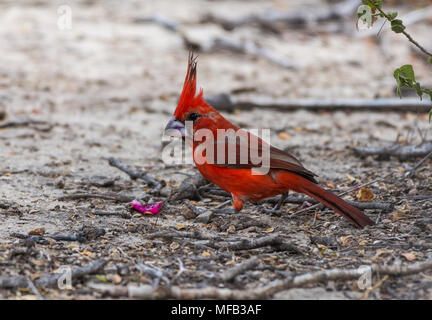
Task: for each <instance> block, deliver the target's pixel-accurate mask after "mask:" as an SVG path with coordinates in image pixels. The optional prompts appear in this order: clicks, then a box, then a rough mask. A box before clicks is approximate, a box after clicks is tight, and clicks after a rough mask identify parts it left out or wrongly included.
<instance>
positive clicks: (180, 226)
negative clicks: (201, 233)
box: [177, 223, 186, 230]
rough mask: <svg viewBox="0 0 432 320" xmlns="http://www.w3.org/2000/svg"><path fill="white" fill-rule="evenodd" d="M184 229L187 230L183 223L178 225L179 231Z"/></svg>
mask: <svg viewBox="0 0 432 320" xmlns="http://www.w3.org/2000/svg"><path fill="white" fill-rule="evenodd" d="M182 229H186V225H185V224H183V223H179V224H178V225H177V230H182Z"/></svg>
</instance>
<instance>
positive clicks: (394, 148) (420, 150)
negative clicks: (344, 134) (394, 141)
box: [353, 142, 432, 160]
mask: <svg viewBox="0 0 432 320" xmlns="http://www.w3.org/2000/svg"><path fill="white" fill-rule="evenodd" d="M353 151H354V154H356V155H358V156H361V157H367V156H379V158H380V159H389V158H390V157H396V158H398V159H399V160H407V159H410V158H417V157H425V156H427V155H428V154H429V153H431V152H432V142H426V143H422V144H421V145H418V146H413V145H408V146H406V145H391V146H386V147H377V148H374V147H364V148H360V147H356V148H353Z"/></svg>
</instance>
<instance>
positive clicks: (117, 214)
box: [93, 211, 132, 219]
mask: <svg viewBox="0 0 432 320" xmlns="http://www.w3.org/2000/svg"><path fill="white" fill-rule="evenodd" d="M93 214H94V215H96V216H114V217H121V218H124V219H131V218H132V216H131V214H130V213H128V212H111V211H94V212H93Z"/></svg>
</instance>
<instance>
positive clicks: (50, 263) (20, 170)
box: [0, 0, 432, 299]
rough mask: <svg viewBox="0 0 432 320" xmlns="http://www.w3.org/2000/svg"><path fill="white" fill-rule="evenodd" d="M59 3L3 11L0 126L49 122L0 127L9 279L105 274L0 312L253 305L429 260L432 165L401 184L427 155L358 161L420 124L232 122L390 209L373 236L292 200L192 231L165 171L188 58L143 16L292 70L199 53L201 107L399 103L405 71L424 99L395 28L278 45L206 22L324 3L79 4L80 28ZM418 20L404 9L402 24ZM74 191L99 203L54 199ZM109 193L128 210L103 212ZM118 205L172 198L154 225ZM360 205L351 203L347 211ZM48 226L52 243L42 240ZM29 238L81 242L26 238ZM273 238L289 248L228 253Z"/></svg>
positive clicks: (403, 282)
mask: <svg viewBox="0 0 432 320" xmlns="http://www.w3.org/2000/svg"><path fill="white" fill-rule="evenodd" d="M63 2H64V1H63ZM63 2H61V3H60V2H59V3H58V4H57V3H56V2H55V1H43V0H38V1H13V2H12V1H10V2H8V1H6V2H4V1H3V2H2V3H1V4H0V43H1V44H2V55H0V114H1V113H2V111H3V112H4V113H5V119H4V120H3V122H0V124H2V123H7V122H11V121H24V120H32V121H40V122H39V123H38V122H36V123H27V124H23V125H21V126H13V127H10V128H4V129H0V277H15V276H19V275H22V276H27V277H28V278H29V279H30V280H32V281H33V282H34V283H36V284H37V280H38V279H40V278H41V277H42V276H44V275H47V274H55V272H56V271H57V270H58V268H59V267H60V266H69V267H71V268H76V267H80V266H84V265H86V264H88V263H91V262H92V261H95V260H97V259H99V258H104V259H105V262H106V264H105V265H104V267H103V268H99V270H98V271H97V272H96V274H88V275H84V276H82V277H79V278H78V277H77V278H76V279H75V278H73V283H72V285H73V289H71V290H61V289H59V288H57V287H56V286H55V285H54V286H50V287H41V286H37V289H36V290H32V289H31V288H30V289H29V288H25V287H23V286H18V287H15V288H0V297H1V298H4V299H34V298H38V297H39V298H41V297H43V298H46V299H52V298H58V299H73V298H88V299H94V298H113V297H118V295H117V296H116V295H113V294H110V292H109V291H108V290H107V288H110V287H115V288H126V287H127V286H130V285H154V286H155V287H157V286H160V287H169V286H172V285H176V286H179V287H180V288H183V289H185V288H205V287H209V286H210V287H219V288H228V289H240V290H248V289H251V288H257V287H260V286H264V285H267V284H269V283H271V282H272V281H274V280H277V279H284V278H287V277H290V276H293V275H299V274H303V273H309V272H314V271H319V270H327V269H334V268H344V269H353V268H357V267H359V266H361V265H370V264H378V265H389V266H393V265H397V264H403V265H411V264H415V263H419V262H424V261H427V260H431V259H432V247H431V245H430V244H431V226H432V223H431V222H432V201H431V196H430V195H431V194H432V176H431V174H430V172H431V169H432V163H431V162H430V161H429V162H426V163H425V164H424V165H423V166H422V167H421V168H420V169H419V170H418V172H417V173H416V175H414V176H413V177H412V178H405V176H404V174H405V173H406V172H407V171H408V170H409V169H410V168H411V167H412V166H414V165H415V164H417V163H418V161H419V160H420V159H421V157H413V158H408V159H405V160H399V159H397V158H394V157H390V158H382V157H381V158H379V157H372V156H368V157H358V156H356V155H355V154H354V152H353V150H352V147H354V146H367V145H372V146H375V147H382V146H388V145H391V144H393V143H395V142H396V143H400V144H407V145H417V144H419V143H420V142H421V135H423V136H424V135H425V134H427V133H428V132H430V128H431V127H430V124H429V123H428V121H427V114H425V113H418V112H417V113H416V112H406V113H405V112H404V113H401V112H399V113H396V112H371V111H368V112H350V111H346V112H344V111H338V112H308V111H304V110H298V111H293V112H280V111H274V110H259V109H252V110H242V111H234V112H233V113H231V114H227V117H228V118H229V119H230V120H232V121H233V122H235V123H237V124H239V125H240V126H242V127H246V128H272V136H271V142H272V144H274V145H275V146H277V147H280V148H282V149H287V150H289V151H290V152H292V153H293V154H294V155H296V156H297V157H298V158H299V159H301V161H302V162H303V163H304V165H305V167H307V168H308V169H310V170H311V171H313V172H316V173H317V174H318V175H319V178H318V180H319V182H320V183H321V184H322V185H323V186H326V187H327V188H329V189H332V190H333V191H334V192H336V193H340V192H342V191H345V190H348V189H349V188H352V187H353V186H356V185H359V184H363V183H367V182H369V181H373V180H374V179H379V178H383V180H381V181H379V182H376V183H373V184H372V185H370V186H369V187H368V189H364V190H365V192H366V193H367V195H368V199H369V200H372V201H374V202H386V203H390V204H392V205H393V209H392V210H390V211H384V210H379V209H372V210H365V212H366V214H367V215H368V216H369V217H370V218H371V219H372V220H374V221H376V222H377V224H376V225H375V226H373V227H368V228H365V229H363V230H358V229H355V228H354V227H353V226H352V225H350V224H349V223H348V222H347V221H345V220H344V219H342V218H341V217H339V216H337V215H335V214H334V213H333V212H332V211H330V210H326V209H318V210H316V209H315V210H311V211H308V212H305V213H302V214H298V215H293V216H291V214H292V213H293V212H295V211H297V210H298V209H299V207H305V206H306V205H307V203H303V204H302V203H300V204H295V203H286V204H285V205H284V212H283V214H282V215H281V216H277V215H272V214H269V213H263V212H262V210H261V209H260V208H259V206H257V205H255V204H251V203H249V204H247V205H246V206H245V208H244V210H243V211H242V212H241V213H237V214H232V215H227V214H222V213H214V214H213V215H212V216H211V217H210V219H204V218H205V217H204V218H202V219H198V220H196V219H195V217H194V214H192V213H191V211H190V209H188V208H186V207H185V205H184V204H183V199H182V200H178V201H175V200H173V196H172V195H173V194H175V192H177V191H178V188H179V186H180V185H181V183H182V181H184V180H185V179H187V178H188V175H190V174H194V173H195V172H196V170H195V169H194V168H193V166H191V165H178V166H170V165H166V164H164V163H163V162H162V160H161V157H160V154H161V138H162V133H163V128H164V127H165V124H166V122H167V121H168V119H169V118H170V115H171V114H172V112H173V110H174V108H175V105H176V101H177V99H178V95H179V93H180V90H181V86H182V82H183V80H184V74H185V70H186V63H187V54H188V50H187V48H186V47H185V43H184V41H183V39H182V36H181V35H180V34H179V33H178V32H177V33H176V32H172V31H170V30H168V29H167V28H164V27H162V26H161V25H158V24H157V23H145V22H143V18H146V17H151V16H154V15H155V14H159V15H161V16H163V17H164V18H165V19H167V20H168V21H171V22H175V23H178V24H179V26H180V27H181V32H182V33H183V34H185V35H187V37H188V38H189V39H194V41H196V42H198V43H200V44H202V46H203V47H205V45H206V43H207V42H208V40H209V39H211V38H212V37H216V36H217V37H225V38H227V39H232V40H236V41H252V42H254V43H256V44H258V45H260V46H262V47H265V48H268V49H269V50H271V51H272V52H274V53H275V54H276V55H278V56H279V57H284V58H286V59H288V60H289V61H291V62H292V63H293V64H294V65H295V69H292V68H284V67H282V66H280V65H278V64H276V63H274V62H271V61H269V60H268V59H266V58H263V57H253V56H251V55H248V54H241V53H233V52H231V51H228V50H217V51H214V52H209V51H205V50H204V49H203V50H202V51H203V52H201V53H200V55H199V63H198V79H199V85H200V86H201V87H203V88H204V90H205V91H204V94H205V96H207V95H209V96H210V95H214V94H220V93H228V94H232V95H234V96H241V97H245V98H248V99H250V100H253V99H254V98H256V97H263V96H264V97H267V98H290V99H298V98H316V99H337V98H365V99H374V98H385V97H395V90H394V87H395V82H394V79H393V78H392V73H393V70H394V69H395V68H397V67H399V66H401V65H403V64H405V63H411V64H413V65H414V68H415V70H416V72H417V78H418V80H419V81H420V82H421V83H422V84H424V85H429V86H430V85H432V82H431V81H430V66H429V67H428V66H427V63H426V62H424V61H425V59H424V58H423V57H421V56H420V55H419V54H418V53H417V52H416V51H415V50H413V49H412V47H411V46H410V45H409V44H408V42H407V41H406V39H404V38H402V37H400V36H397V35H394V34H392V33H391V32H389V31H383V32H382V34H381V35H380V37H379V40H377V38H376V37H375V35H372V36H370V37H362V36H361V33H358V32H357V31H356V29H355V23H354V22H353V21H355V18H354V16H349V17H347V18H346V19H343V20H342V21H330V22H323V24H322V25H319V24H311V25H308V26H306V27H299V28H289V27H285V28H282V31H281V32H279V33H274V32H270V31H268V30H263V29H262V28H260V27H259V26H256V25H244V26H240V27H238V28H235V29H234V30H231V31H228V30H225V29H223V28H222V27H221V26H220V25H218V24H216V23H206V22H205V21H206V20H205V17H206V15H207V14H208V13H212V14H215V15H220V16H223V17H227V18H236V17H241V16H244V15H247V14H249V13H259V12H264V11H266V10H270V9H277V10H282V11H292V12H299V11H305V10H306V11H307V10H310V9H311V8H321V7H326V6H328V3H326V2H324V1H317V0H309V1H240V0H238V1H185V0H184V1H152V2H150V1H149V2H142V1H121V2H120V1H74V2H73V4H71V9H72V29H71V30H60V29H59V28H58V27H57V20H58V18H59V14H58V13H57V9H58V5H59V4H63ZM415 8H416V7H396V9H397V10H398V11H400V12H401V13H406V12H409V11H412V10H413V9H415ZM140 19H141V20H140ZM430 28H431V24H430V20H429V21H427V20H424V21H421V22H419V23H416V24H413V25H410V26H409V30H410V32H411V33H412V34H413V35H415V37H416V39H418V40H419V42H423V44H424V45H425V46H428V47H429V48H432V44H431V42H430ZM385 29H386V27H384V30H385ZM109 157H114V158H115V159H118V160H119V161H121V162H122V163H123V164H125V165H126V166H128V167H130V168H132V169H135V170H138V171H145V172H147V173H148V174H149V175H151V176H152V177H154V178H156V179H158V180H159V181H165V183H166V186H165V187H164V188H163V189H162V190H161V191H160V192H159V193H157V192H156V193H154V192H153V191H154V188H153V187H152V186H150V185H147V184H146V183H145V182H144V181H143V180H141V179H137V180H132V179H131V178H130V177H129V176H128V175H127V174H125V173H123V172H121V171H119V170H118V169H117V168H115V167H112V166H110V165H109V163H108V158H109ZM198 192H199V193H200V196H199V198H196V199H190V200H191V203H192V204H193V205H194V206H196V207H197V208H199V209H202V210H203V211H206V210H208V209H212V208H214V207H215V206H216V205H217V204H219V203H221V202H223V201H225V200H226V199H228V198H226V197H224V196H223V195H221V193H220V192H219V193H215V194H211V193H209V192H206V191H205V190H204V189H202V192H200V191H199V190H198ZM77 193H80V194H82V193H87V194H90V195H94V194H98V195H105V199H102V198H95V197H94V196H90V197H89V198H81V199H72V200H69V199H66V200H59V198H60V199H62V198H61V197H62V196H65V195H71V194H77ZM113 195H114V197H117V200H123V201H116V200H112V199H109V196H111V197H112V196H113ZM119 195H123V196H126V198H128V197H129V198H130V199H139V200H142V201H143V202H144V203H153V202H155V201H163V202H164V206H163V209H162V211H161V213H160V214H158V215H157V216H151V215H142V214H140V213H137V212H136V211H132V210H131V209H130V206H129V204H128V199H118V196H119ZM170 195H171V197H170ZM371 195H373V199H371ZM107 197H108V198H107ZM359 197H360V200H362V199H361V198H362V195H361V194H359V191H358V190H356V191H353V192H350V193H348V194H347V195H346V196H344V198H345V199H348V200H359V199H358V198H359ZM363 200H364V199H363ZM264 205H265V206H268V207H269V206H270V204H264ZM101 212H110V213H116V214H117V215H99V213H101ZM207 218H208V217H207ZM40 228H43V229H44V230H36V231H35V229H40ZM31 231H33V234H36V235H45V236H46V235H69V236H70V235H74V234H75V235H76V234H78V237H77V238H76V239H75V240H76V241H62V240H54V239H50V238H49V237H39V238H38V237H33V238H32V239H22V235H28V234H29V232H31ZM20 235H21V236H20ZM271 235H278V238H279V239H282V243H284V244H289V246H283V245H282V246H281V245H280V243H279V244H278V245H268V246H263V247H258V248H252V249H238V250H237V249H235V248H231V247H230V246H231V245H230V243H231V244H232V243H233V242H236V241H241V240H242V239H258V238H261V237H265V236H271ZM20 237H21V238H20ZM72 240H74V239H72ZM223 243H225V244H226V245H222V244H223ZM215 244H216V245H215ZM218 244H219V245H218ZM251 257H257V259H258V260H257V263H255V264H254V266H253V267H251V268H250V269H248V270H245V271H244V272H242V273H241V274H239V275H237V276H236V277H234V278H233V279H230V280H226V279H225V278H224V277H223V276H222V275H223V274H224V272H225V271H226V270H227V269H229V268H232V267H234V266H235V265H238V264H241V263H243V262H244V261H246V260H248V259H250V258H251ZM431 277H432V273H431V271H425V272H418V273H416V274H414V275H410V276H405V277H389V278H385V279H384V278H383V277H376V276H374V277H373V283H372V285H376V284H378V285H377V286H375V287H373V289H371V290H369V291H367V292H366V294H365V291H364V290H361V289H360V288H358V285H357V281H352V280H351V281H324V282H321V283H313V284H309V285H305V286H303V287H301V288H296V289H291V290H285V291H280V292H277V293H276V294H272V295H270V296H267V298H279V299H317V298H327V299H356V298H364V299H431V298H432V281H431V279H432V278H431ZM39 295H40V296H39ZM120 297H127V295H126V296H121V295H120Z"/></svg>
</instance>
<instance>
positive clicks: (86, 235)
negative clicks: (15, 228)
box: [11, 227, 105, 243]
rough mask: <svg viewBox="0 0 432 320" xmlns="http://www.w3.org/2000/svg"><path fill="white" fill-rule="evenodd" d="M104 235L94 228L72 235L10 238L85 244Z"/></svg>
mask: <svg viewBox="0 0 432 320" xmlns="http://www.w3.org/2000/svg"><path fill="white" fill-rule="evenodd" d="M104 234H105V230H104V229H101V228H96V227H84V228H83V229H82V231H80V232H77V233H74V234H65V235H43V236H39V235H27V234H21V233H12V234H11V236H12V237H16V238H19V239H31V240H34V241H36V242H37V243H45V242H46V239H47V238H49V239H53V240H55V241H79V242H87V241H90V240H94V239H96V238H98V237H100V236H103V235H104Z"/></svg>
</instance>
